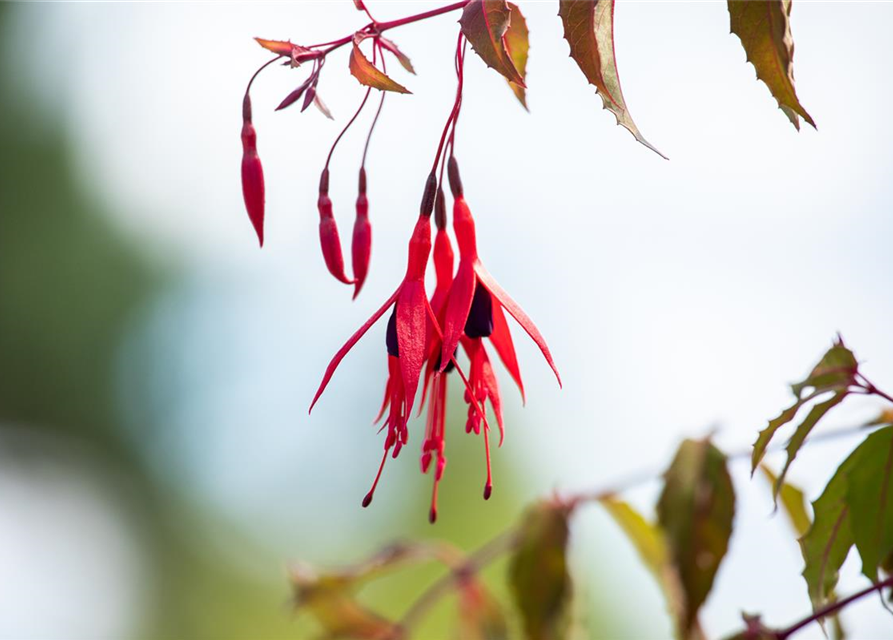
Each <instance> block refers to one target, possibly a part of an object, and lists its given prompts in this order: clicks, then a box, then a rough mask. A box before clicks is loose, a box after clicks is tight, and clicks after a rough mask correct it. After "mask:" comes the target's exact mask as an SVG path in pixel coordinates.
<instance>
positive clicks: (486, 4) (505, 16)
mask: <svg viewBox="0 0 893 640" xmlns="http://www.w3.org/2000/svg"><path fill="white" fill-rule="evenodd" d="M510 21H511V13H510V11H509V7H508V3H507V2H506V1H505V0H471V2H469V3H468V4H467V5H465V8H464V9H463V10H462V17H461V18H459V25H460V26H461V27H462V33H463V34H465V37H466V38H467V39H468V42H469V43H471V47H472V48H473V49H474V51H475V53H477V54H478V55H479V56H480V57H481V59H482V60H483V61H484V62H485V63H486V64H487V66H488V67H492V68H493V69H495V70H496V71H498V72H499V73H501V74H502V75H504V76H505V77H506V78H507V79H508V80H509V82H514V83H515V84H517V85H518V86H520V87H526V86H527V85H525V84H524V78H523V77H522V76H521V74H520V73H518V70H517V69H516V68H515V64H514V62H513V61H512V57H511V56H510V55H509V52H508V51H507V50H506V43H505V34H506V32H507V31H508V28H509V23H510Z"/></svg>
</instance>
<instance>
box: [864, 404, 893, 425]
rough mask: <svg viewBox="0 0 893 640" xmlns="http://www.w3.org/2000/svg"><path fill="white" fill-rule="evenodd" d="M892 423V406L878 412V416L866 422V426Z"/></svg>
mask: <svg viewBox="0 0 893 640" xmlns="http://www.w3.org/2000/svg"><path fill="white" fill-rule="evenodd" d="M888 424H890V425H893V408H889V409H884V410H883V411H881V412H880V414H878V417H877V418H875V419H874V420H872V421H871V422H869V423H868V424H866V425H865V426H866V427H875V426H880V425H888Z"/></svg>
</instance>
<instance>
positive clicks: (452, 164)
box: [447, 156, 464, 198]
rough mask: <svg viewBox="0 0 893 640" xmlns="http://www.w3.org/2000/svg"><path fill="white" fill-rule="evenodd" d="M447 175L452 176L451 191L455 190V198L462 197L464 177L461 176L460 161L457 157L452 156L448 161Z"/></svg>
mask: <svg viewBox="0 0 893 640" xmlns="http://www.w3.org/2000/svg"><path fill="white" fill-rule="evenodd" d="M447 176H449V178H450V191H452V192H453V197H454V198H461V197H462V194H463V193H464V191H463V189H462V178H460V177H459V163H458V162H456V158H455V157H453V156H450V160H449V162H448V163H447Z"/></svg>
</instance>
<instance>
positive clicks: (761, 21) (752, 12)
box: [728, 0, 815, 131]
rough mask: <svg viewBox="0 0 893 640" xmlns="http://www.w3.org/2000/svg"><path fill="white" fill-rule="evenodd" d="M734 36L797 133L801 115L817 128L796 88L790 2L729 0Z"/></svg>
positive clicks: (782, 0) (778, 0) (783, 0)
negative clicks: (798, 96)
mask: <svg viewBox="0 0 893 640" xmlns="http://www.w3.org/2000/svg"><path fill="white" fill-rule="evenodd" d="M728 4H729V17H730V18H731V26H732V33H734V34H735V35H737V36H738V37H739V38H740V39H741V44H742V45H743V46H744V52H745V53H746V54H747V61H748V62H750V63H751V64H753V66H754V68H755V69H756V71H757V78H758V79H760V80H762V81H763V82H764V83H765V84H766V86H767V87H769V91H771V92H772V95H773V97H774V98H775V100H776V101H777V102H778V107H779V108H780V109H781V110H782V111H783V112H784V114H785V115H786V116H787V117H788V120H790V121H791V124H793V125H794V126H795V127H796V128H797V130H798V131H799V130H800V117H801V116H802V117H803V119H804V120H806V121H807V122H808V123H809V124H811V125H812V126H813V128H815V122H814V121H813V119H812V117H811V116H810V115H809V114H808V113H806V109H804V108H803V105H801V104H800V100H799V99H798V98H797V91H796V90H795V89H794V37H793V36H792V35H791V0H759V1H758V2H752V1H748V2H741V1H739V0H728Z"/></svg>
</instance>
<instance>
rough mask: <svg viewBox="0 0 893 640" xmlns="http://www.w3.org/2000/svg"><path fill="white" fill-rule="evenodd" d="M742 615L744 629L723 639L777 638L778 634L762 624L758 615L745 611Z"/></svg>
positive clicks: (754, 639)
mask: <svg viewBox="0 0 893 640" xmlns="http://www.w3.org/2000/svg"><path fill="white" fill-rule="evenodd" d="M742 617H743V618H744V625H745V629H744V631H742V632H741V633H736V634H735V635H733V636H729V637H727V638H726V639H725V640H777V638H778V634H777V633H776V632H774V631H773V630H772V629H769V628H767V627H766V626H764V625H763V621H762V620H761V619H760V616H750V615H747V614H746V613H745V614H743V615H742Z"/></svg>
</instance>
